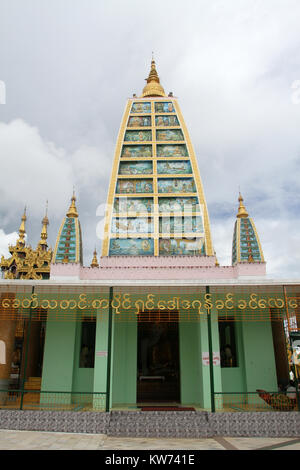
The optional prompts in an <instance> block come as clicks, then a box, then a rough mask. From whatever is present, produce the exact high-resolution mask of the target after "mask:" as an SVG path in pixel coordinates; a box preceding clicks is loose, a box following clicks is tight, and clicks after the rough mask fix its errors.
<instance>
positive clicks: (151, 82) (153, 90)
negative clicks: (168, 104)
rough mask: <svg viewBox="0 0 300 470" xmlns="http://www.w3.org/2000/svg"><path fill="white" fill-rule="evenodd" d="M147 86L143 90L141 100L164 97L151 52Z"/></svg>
mask: <svg viewBox="0 0 300 470" xmlns="http://www.w3.org/2000/svg"><path fill="white" fill-rule="evenodd" d="M146 81H147V85H146V86H145V87H144V89H143V94H142V98H144V97H145V96H166V95H165V90H164V89H163V87H162V86H161V84H160V81H159V76H158V73H157V70H156V66H155V60H154V58H153V52H152V60H151V70H150V73H149V76H148V78H146Z"/></svg>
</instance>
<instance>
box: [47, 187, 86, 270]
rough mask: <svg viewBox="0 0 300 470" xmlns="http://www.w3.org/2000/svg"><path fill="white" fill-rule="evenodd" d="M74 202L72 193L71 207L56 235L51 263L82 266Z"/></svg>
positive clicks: (80, 240) (80, 243) (78, 226)
mask: <svg viewBox="0 0 300 470" xmlns="http://www.w3.org/2000/svg"><path fill="white" fill-rule="evenodd" d="M75 202H76V197H75V194H74V193H73V196H72V198H71V205H70V207H69V210H68V212H67V214H66V217H64V218H63V221H62V223H61V226H60V229H59V232H58V235H57V239H56V244H55V249H54V253H53V260H52V263H79V264H82V236H81V226H80V222H79V218H78V212H77V209H76V205H75Z"/></svg>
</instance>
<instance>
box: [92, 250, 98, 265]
mask: <svg viewBox="0 0 300 470" xmlns="http://www.w3.org/2000/svg"><path fill="white" fill-rule="evenodd" d="M91 268H99V263H98V260H97V251H96V248H95V250H94V256H93V259H92V262H91Z"/></svg>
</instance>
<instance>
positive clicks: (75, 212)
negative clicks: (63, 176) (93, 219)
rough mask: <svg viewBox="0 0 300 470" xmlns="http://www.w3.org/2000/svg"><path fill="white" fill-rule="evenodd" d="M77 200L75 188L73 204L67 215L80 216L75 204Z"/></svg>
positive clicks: (72, 198)
mask: <svg viewBox="0 0 300 470" xmlns="http://www.w3.org/2000/svg"><path fill="white" fill-rule="evenodd" d="M75 201H76V197H75V191H74V189H73V195H72V197H71V205H70V207H69V210H68V212H67V217H78V212H77V209H76V206H75Z"/></svg>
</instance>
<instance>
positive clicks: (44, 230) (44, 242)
mask: <svg viewBox="0 0 300 470" xmlns="http://www.w3.org/2000/svg"><path fill="white" fill-rule="evenodd" d="M42 225H43V227H42V231H41V239H40V241H39V244H38V246H41V247H42V248H47V246H48V244H47V238H48V233H47V226H48V225H49V219H48V201H47V202H46V213H45V217H44V218H43V220H42Z"/></svg>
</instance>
